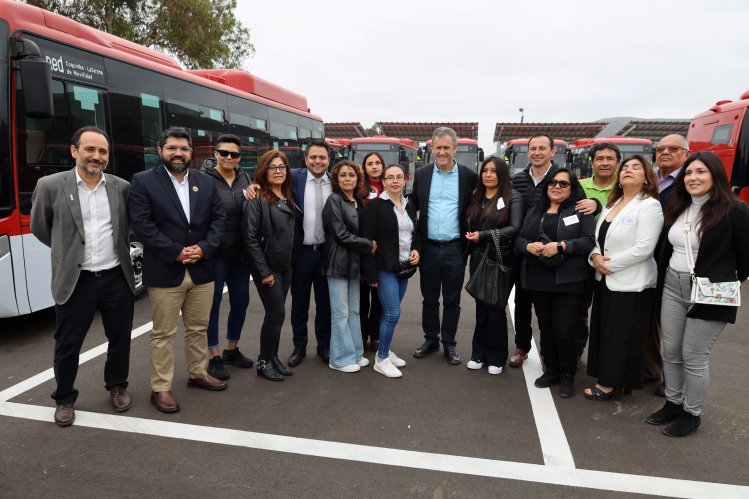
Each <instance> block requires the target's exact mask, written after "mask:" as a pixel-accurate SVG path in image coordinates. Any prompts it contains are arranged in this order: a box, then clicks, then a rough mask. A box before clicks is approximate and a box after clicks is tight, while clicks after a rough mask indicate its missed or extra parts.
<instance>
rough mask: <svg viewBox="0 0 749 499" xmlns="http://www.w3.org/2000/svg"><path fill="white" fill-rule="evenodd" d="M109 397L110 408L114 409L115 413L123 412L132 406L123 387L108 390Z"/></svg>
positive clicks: (128, 395) (131, 400) (131, 401)
mask: <svg viewBox="0 0 749 499" xmlns="http://www.w3.org/2000/svg"><path fill="white" fill-rule="evenodd" d="M109 397H110V398H111V399H112V407H114V410H115V412H125V411H126V410H128V409H130V406H131V405H133V399H131V398H130V394H129V393H127V388H125V387H124V386H113V387H112V388H110V389H109Z"/></svg>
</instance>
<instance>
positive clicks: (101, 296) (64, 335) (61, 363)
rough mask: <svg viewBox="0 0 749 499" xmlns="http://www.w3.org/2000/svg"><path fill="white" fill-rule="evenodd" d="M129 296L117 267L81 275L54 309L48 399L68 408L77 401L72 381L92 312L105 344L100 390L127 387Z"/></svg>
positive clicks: (130, 292)
mask: <svg viewBox="0 0 749 499" xmlns="http://www.w3.org/2000/svg"><path fill="white" fill-rule="evenodd" d="M133 301H134V299H133V293H132V291H131V290H130V286H128V284H127V281H126V280H125V276H124V275H123V274H122V269H121V268H120V267H115V268H113V269H111V270H108V271H105V272H104V273H103V274H102V275H100V276H99V277H96V276H94V274H93V273H91V272H86V271H82V272H81V275H80V277H79V278H78V282H77V283H76V285H75V289H74V290H73V294H72V295H71V296H70V298H69V299H68V301H67V302H65V303H63V304H62V305H55V314H56V324H55V360H54V370H55V381H57V389H56V390H55V391H54V392H53V393H52V398H53V399H55V401H56V402H57V404H69V403H72V402H75V401H76V399H77V398H78V390H76V389H75V378H76V376H77V375H78V357H79V355H80V353H81V347H82V346H83V340H85V339H86V334H87V333H88V330H89V328H90V327H91V323H92V322H93V320H94V315H95V314H96V311H97V310H99V311H100V312H101V321H102V323H103V325H104V334H105V335H106V337H107V340H108V341H109V345H108V347H107V360H106V363H105V364H104V387H105V388H106V389H107V390H109V389H110V388H112V387H114V386H122V387H127V377H128V372H129V369H130V333H131V331H132V329H133Z"/></svg>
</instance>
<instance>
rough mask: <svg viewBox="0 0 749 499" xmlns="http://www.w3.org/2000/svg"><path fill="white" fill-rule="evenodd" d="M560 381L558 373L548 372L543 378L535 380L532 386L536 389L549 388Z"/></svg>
mask: <svg viewBox="0 0 749 499" xmlns="http://www.w3.org/2000/svg"><path fill="white" fill-rule="evenodd" d="M561 381H562V378H561V376H559V371H552V370H548V371H546V372H545V373H544V374H543V376H541V377H540V378H538V379H536V381H535V382H534V383H533V384H534V385H536V388H549V387H550V386H552V385H558V384H559V383H560V382H561Z"/></svg>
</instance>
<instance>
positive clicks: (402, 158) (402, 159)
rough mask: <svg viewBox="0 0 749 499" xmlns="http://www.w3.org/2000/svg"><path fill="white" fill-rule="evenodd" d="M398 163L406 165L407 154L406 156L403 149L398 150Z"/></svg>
mask: <svg viewBox="0 0 749 499" xmlns="http://www.w3.org/2000/svg"><path fill="white" fill-rule="evenodd" d="M398 162H399V163H401V164H403V163H406V164H408V154H406V151H404V150H403V149H401V150H400V154H399V155H398Z"/></svg>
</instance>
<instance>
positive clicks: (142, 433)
mask: <svg viewBox="0 0 749 499" xmlns="http://www.w3.org/2000/svg"><path fill="white" fill-rule="evenodd" d="M462 304H463V312H462V315H461V323H460V329H459V333H458V350H459V352H460V353H461V355H462V356H463V359H464V363H463V364H461V365H460V366H450V365H448V364H447V362H446V361H445V360H444V357H443V356H442V355H441V353H440V354H433V355H432V356H430V357H428V358H426V359H414V358H412V357H411V355H410V353H411V352H412V351H413V350H414V349H415V347H416V346H418V345H419V344H420V342H421V340H422V336H421V328H420V313H421V307H420V297H419V292H418V276H417V277H415V278H414V279H413V280H412V281H411V282H410V284H409V290H408V292H407V294H406V298H405V301H404V307H403V308H404V311H403V315H402V317H401V322H400V324H399V326H398V328H397V330H396V337H395V340H394V344H393V350H394V351H395V352H397V353H398V354H399V355H400V356H401V357H403V358H404V359H405V360H406V361H407V362H408V365H407V367H405V368H404V376H403V378H401V379H395V380H394V379H386V378H384V377H383V376H381V375H379V374H377V373H375V372H374V371H373V370H372V369H371V367H370V368H365V369H363V370H362V371H361V372H359V373H355V374H345V373H341V372H337V371H333V370H331V369H329V368H328V367H327V366H326V365H325V364H323V363H322V362H321V361H320V360H319V359H318V358H316V357H315V356H314V355H309V356H308V357H307V359H306V360H305V362H304V363H303V364H302V365H301V366H299V367H297V368H296V369H295V374H294V376H292V377H290V378H289V379H287V380H286V381H284V382H283V383H271V382H268V381H266V380H264V379H261V378H259V377H257V376H256V375H255V371H254V370H247V371H245V370H241V369H233V370H231V373H232V378H231V380H229V388H228V389H227V390H226V391H224V392H218V393H210V392H205V391H201V390H192V389H188V388H187V387H186V374H185V370H184V356H183V354H182V343H181V341H178V342H177V345H176V347H175V351H176V352H177V355H176V359H177V367H176V376H175V387H174V392H175V395H176V397H177V398H178V400H179V402H180V405H181V407H182V410H181V412H179V413H177V414H174V415H166V414H162V413H159V412H157V411H156V410H155V409H154V408H153V406H152V405H151V404H150V403H149V399H148V397H149V393H150V391H149V385H148V369H147V338H148V331H149V330H150V326H149V323H150V305H149V303H148V299H147V298H146V299H143V300H140V301H138V302H137V303H136V312H135V321H134V325H135V326H136V329H135V330H134V332H133V335H134V336H135V338H134V340H133V345H132V354H131V376H130V389H131V393H132V394H133V397H134V404H133V408H132V409H131V410H130V411H128V412H127V413H124V414H115V413H114V412H112V410H111V408H110V405H109V399H108V397H107V394H106V392H105V391H104V389H103V374H102V373H103V365H104V356H103V355H102V354H103V353H104V352H105V348H106V347H105V346H104V345H102V344H103V342H104V341H105V338H104V335H103V332H102V330H101V324H100V322H98V320H97V321H95V322H94V326H93V327H92V330H91V331H90V333H89V336H88V338H87V341H86V344H85V346H84V351H85V352H87V353H86V355H84V356H82V359H81V361H82V365H81V367H80V370H79V374H78V381H77V387H78V389H79V390H80V391H81V395H80V397H79V399H78V402H77V404H76V414H77V417H76V422H75V424H74V425H73V426H72V427H70V428H58V427H57V426H56V425H55V424H54V423H53V422H52V415H53V410H54V409H53V407H54V404H53V401H52V399H50V398H49V394H50V393H51V392H52V390H53V381H52V373H51V370H50V366H51V362H52V346H53V338H52V334H53V330H54V313H53V312H52V311H45V312H41V313H38V314H34V315H32V316H28V317H22V318H16V319H11V320H8V319H5V320H0V357H1V358H2V363H1V364H0V365H1V366H2V367H1V368H0V369H2V371H1V375H0V423H1V424H0V455H2V457H1V458H0V497H25V496H34V497H51V496H55V497H109V496H116V497H135V496H138V497H178V496H179V497H183V498H185V497H200V496H203V497H205V496H217V495H219V494H221V495H223V494H227V495H234V496H241V497H251V496H259V495H266V496H270V497H399V496H415V497H436V498H441V497H498V496H509V497H514V496H521V495H522V496H525V497H528V496H530V497H539V496H545V497H548V496H553V497H556V496H560V497H561V496H565V497H568V496H575V497H601V496H602V495H605V496H607V497H610V496H617V495H624V493H626V492H630V493H636V494H640V495H647V494H653V495H663V496H680V497H730V496H734V497H749V473H747V472H746V470H747V469H749V451H747V448H748V444H749V438H747V437H748V431H747V427H748V426H749V425H748V423H749V417H747V414H749V401H748V400H747V397H746V395H747V392H746V388H745V386H744V384H745V383H744V377H745V375H744V373H745V367H744V366H745V365H746V361H745V359H744V352H746V351H747V347H749V339H748V335H747V325H749V312H747V311H746V310H740V311H739V321H738V323H737V324H736V325H734V326H729V327H728V328H727V329H726V331H725V332H724V333H723V335H722V337H721V338H720V339H719V341H718V344H717V345H716V347H715V349H714V351H713V355H712V366H713V369H712V373H711V378H712V386H711V389H710V393H709V396H708V400H707V404H706V407H705V410H704V414H703V423H702V426H701V427H700V428H699V430H697V432H696V433H694V434H693V435H690V436H689V437H687V438H684V439H673V438H668V437H665V436H663V435H661V433H660V429H659V428H656V427H653V426H649V425H647V424H645V423H644V422H643V420H644V418H645V417H646V416H647V415H648V414H650V413H651V412H652V411H654V410H656V409H657V408H659V407H660V406H661V405H662V401H663V399H659V398H656V397H655V396H653V395H652V389H650V388H649V389H646V390H644V391H640V392H635V393H634V395H633V396H631V397H628V398H625V399H624V400H623V401H621V402H611V403H608V402H606V403H594V402H590V401H587V400H585V399H584V398H583V397H582V395H581V394H582V389H583V387H585V386H588V385H589V384H591V383H593V382H594V381H593V380H592V379H590V378H588V377H587V376H585V375H584V374H582V373H581V374H579V375H578V377H577V380H576V395H575V397H573V398H572V399H567V400H565V399H561V398H559V397H558V396H557V394H556V390H555V389H552V390H551V391H549V390H540V389H537V388H535V387H533V386H532V383H533V379H535V377H536V376H538V375H539V373H540V363H539V360H538V357H537V356H536V355H535V354H534V355H532V357H531V359H530V361H529V362H527V363H526V365H525V367H524V368H522V369H510V368H507V369H505V372H504V373H503V374H501V375H500V376H490V375H489V374H488V373H487V372H486V370H485V369H484V370H482V371H480V372H474V371H469V370H468V369H466V368H465V361H466V360H467V357H468V356H469V355H470V337H471V334H472V331H473V324H474V319H473V317H474V307H473V300H472V299H471V298H470V297H469V296H468V295H467V294H464V297H463V302H462ZM287 305H288V304H287ZM226 308H227V307H225V309H224V310H223V313H224V316H225V315H226V312H227V309H226ZM261 320H262V308H261V306H260V301H259V299H258V298H257V294H256V293H255V290H254V289H253V290H252V301H251V304H250V311H249V312H248V321H247V324H246V327H245V332H244V337H243V339H242V341H241V342H240V346H241V347H242V349H243V351H244V352H245V353H247V354H252V356H255V355H256V353H257V348H258V330H259V324H260V321H261ZM510 327H511V324H510ZM310 347H311V348H310V349H308V350H311V351H312V352H314V339H312V344H311V345H310ZM291 349H292V346H291V332H290V328H289V327H288V324H287V326H286V327H285V328H284V332H283V337H282V348H281V354H282V356H283V357H285V356H288V354H289V353H290V352H291ZM534 353H535V350H534ZM367 355H368V357H369V358H370V360H372V356H373V354H371V353H368V354H367Z"/></svg>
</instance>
